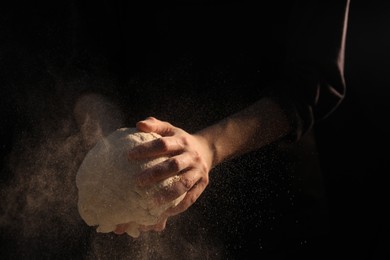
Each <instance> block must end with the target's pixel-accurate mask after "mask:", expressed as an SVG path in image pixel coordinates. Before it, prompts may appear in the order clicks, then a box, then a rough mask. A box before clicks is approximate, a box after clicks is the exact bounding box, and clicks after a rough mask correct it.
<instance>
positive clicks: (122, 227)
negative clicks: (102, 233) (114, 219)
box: [114, 223, 129, 235]
mask: <svg viewBox="0 0 390 260" xmlns="http://www.w3.org/2000/svg"><path fill="white" fill-rule="evenodd" d="M128 227H129V223H125V224H119V225H116V229H115V230H114V233H115V234H117V235H122V234H123V233H125V232H126V230H127V228H128Z"/></svg>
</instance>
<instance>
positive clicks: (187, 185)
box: [180, 178, 193, 191]
mask: <svg viewBox="0 0 390 260" xmlns="http://www.w3.org/2000/svg"><path fill="white" fill-rule="evenodd" d="M180 183H181V184H182V185H183V187H184V189H185V190H186V191H188V190H190V189H191V188H192V186H193V181H191V180H189V179H187V178H180Z"/></svg>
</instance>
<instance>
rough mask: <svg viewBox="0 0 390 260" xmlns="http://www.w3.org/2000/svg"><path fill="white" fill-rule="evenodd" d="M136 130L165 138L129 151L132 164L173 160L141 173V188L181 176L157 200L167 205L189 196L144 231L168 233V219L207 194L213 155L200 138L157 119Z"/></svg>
mask: <svg viewBox="0 0 390 260" xmlns="http://www.w3.org/2000/svg"><path fill="white" fill-rule="evenodd" d="M136 126H137V128H138V130H140V131H143V132H154V133H157V134H159V135H161V136H162V137H161V138H159V139H155V140H153V141H150V142H147V143H143V144H141V145H138V146H136V147H134V148H133V149H132V150H131V151H129V160H139V159H148V158H156V157H160V156H168V157H170V158H169V159H167V160H165V161H164V162H162V163H159V164H157V165H155V166H153V167H151V168H149V169H146V170H144V171H143V172H141V173H140V174H139V175H138V176H137V182H138V185H139V186H140V187H148V186H153V185H154V184H156V183H158V182H160V181H162V180H164V179H166V178H169V177H171V176H174V175H179V176H180V181H178V182H176V183H175V184H174V185H172V187H171V188H170V189H169V190H164V191H163V192H162V193H159V194H158V197H156V200H157V201H158V202H159V203H162V204H163V203H165V202H168V201H172V200H173V199H175V198H177V197H179V196H180V195H182V194H184V193H186V195H185V197H184V199H183V200H182V201H181V202H180V203H179V204H178V205H177V206H176V207H173V208H169V209H168V210H167V211H166V212H165V213H164V214H163V216H162V217H161V219H160V221H159V222H158V223H157V224H156V225H153V226H144V227H142V228H141V231H149V230H155V231H161V230H164V229H165V225H166V221H167V219H168V217H170V216H174V215H177V214H179V213H181V212H184V211H185V210H187V209H188V208H189V207H190V206H191V205H192V204H194V203H195V201H196V200H197V199H198V198H199V196H200V195H201V194H202V193H203V191H204V190H205V188H206V187H207V185H208V183H209V171H210V169H211V165H212V160H213V159H212V156H213V153H212V150H211V149H210V145H209V144H208V143H207V141H206V139H204V138H203V137H201V136H200V135H191V134H189V133H187V132H185V131H184V130H182V129H180V128H177V127H174V126H173V125H171V124H170V123H168V122H164V121H160V120H158V119H156V118H154V117H148V118H147V119H145V120H143V121H139V122H138V123H137V124H136ZM123 225H126V224H122V226H121V225H118V228H117V230H116V233H121V232H120V230H121V229H122V230H123V228H124V227H125V226H123Z"/></svg>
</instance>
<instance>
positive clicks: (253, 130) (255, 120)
mask: <svg viewBox="0 0 390 260" xmlns="http://www.w3.org/2000/svg"><path fill="white" fill-rule="evenodd" d="M290 131H291V126H290V124H289V121H288V118H287V116H286V115H285V113H284V112H283V110H282V108H281V107H280V106H279V105H278V104H277V103H276V102H274V101H273V100H271V99H267V98H264V99H261V100H259V101H258V102H256V103H254V104H253V105H251V106H250V107H248V108H246V109H244V110H242V111H240V112H238V113H236V114H233V115H232V116H230V117H227V118H225V119H223V120H221V121H219V122H218V123H216V124H214V125H211V126H209V127H207V128H205V129H203V130H201V131H199V132H197V133H196V135H197V136H199V137H201V138H202V139H203V140H205V141H206V142H207V144H208V145H209V147H210V150H211V151H212V155H211V156H212V162H211V167H214V166H216V165H218V164H219V163H221V162H223V161H225V160H228V159H231V158H233V157H236V156H238V155H242V154H244V153H247V152H250V151H253V150H256V149H259V148H262V147H264V146H265V145H267V144H270V143H272V142H274V141H276V140H278V139H280V138H282V137H283V136H285V135H287V134H288V133H289V132H290Z"/></svg>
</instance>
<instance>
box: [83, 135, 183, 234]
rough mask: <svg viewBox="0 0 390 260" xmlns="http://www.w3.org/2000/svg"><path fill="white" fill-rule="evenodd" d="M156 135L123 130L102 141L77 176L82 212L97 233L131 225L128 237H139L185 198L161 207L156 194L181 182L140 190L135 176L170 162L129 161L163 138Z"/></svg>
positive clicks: (175, 177)
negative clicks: (138, 150)
mask: <svg viewBox="0 0 390 260" xmlns="http://www.w3.org/2000/svg"><path fill="white" fill-rule="evenodd" d="M159 137H160V135H158V134H156V133H144V132H138V131H137V129H136V128H120V129H118V130H116V131H114V132H113V133H111V134H110V135H109V136H107V137H106V138H104V139H101V140H100V141H99V142H98V143H97V144H96V145H95V146H94V147H93V148H92V149H91V150H90V151H89V152H88V153H87V155H86V157H85V158H84V160H83V162H82V164H81V166H80V168H79V170H78V172H77V175H76V185H77V188H78V210H79V213H80V216H81V217H82V219H83V220H84V221H85V222H86V223H87V224H88V225H89V226H97V232H102V233H108V232H111V231H114V230H115V228H116V225H117V224H123V223H129V222H130V224H129V227H128V229H127V230H126V233H127V234H129V235H130V236H132V237H138V236H139V234H140V232H139V230H138V228H139V226H140V225H153V224H156V223H157V221H158V219H159V217H160V216H161V214H162V213H163V212H164V211H165V210H166V209H168V208H170V207H172V206H176V205H177V204H178V203H179V202H180V201H181V200H182V199H183V198H184V196H185V194H183V195H181V196H180V197H178V198H176V199H175V200H173V201H171V202H169V203H166V204H164V205H157V204H156V203H155V202H154V200H153V194H154V193H155V192H156V191H157V190H158V189H164V188H167V187H168V186H169V185H171V184H172V183H173V182H175V181H177V180H179V178H180V177H179V176H174V177H171V178H168V179H166V180H164V181H162V182H161V183H159V184H158V185H156V186H155V187H152V188H149V189H147V190H146V189H140V188H138V187H137V186H136V184H135V182H134V176H135V174H137V173H139V172H140V171H142V170H143V169H146V168H148V167H151V166H153V165H155V164H157V163H160V162H162V161H164V160H166V159H167V157H160V158H157V159H153V160H143V161H133V160H132V161H129V160H128V159H127V152H128V151H129V150H130V149H131V148H133V147H134V146H136V145H138V144H140V143H143V142H147V141H151V140H153V139H156V138H159Z"/></svg>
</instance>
